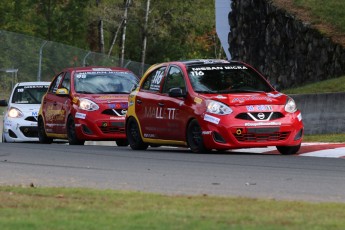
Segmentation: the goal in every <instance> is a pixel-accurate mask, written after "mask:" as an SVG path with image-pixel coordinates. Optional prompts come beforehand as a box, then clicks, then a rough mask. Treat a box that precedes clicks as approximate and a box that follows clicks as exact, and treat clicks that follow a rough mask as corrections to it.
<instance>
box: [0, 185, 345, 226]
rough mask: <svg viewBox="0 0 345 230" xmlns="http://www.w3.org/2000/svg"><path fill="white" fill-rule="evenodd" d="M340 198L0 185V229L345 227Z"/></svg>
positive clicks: (344, 207)
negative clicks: (290, 199) (322, 199)
mask: <svg viewBox="0 0 345 230" xmlns="http://www.w3.org/2000/svg"><path fill="white" fill-rule="evenodd" d="M344 209H345V204H336V203H306V202H288V201H276V200H258V199H246V198H236V199H235V198H220V197H209V196H166V195H155V194H144V193H137V192H119V191H110V190H91V189H67V188H31V187H28V188H22V187H0V226H1V229H15V230H17V229H21V230H26V229H36V230H37V229H83V230H84V229H164V230H166V229H198V230H202V229H207V230H209V229H262V230H268V229H275V230H276V229H345V212H343V210H344Z"/></svg>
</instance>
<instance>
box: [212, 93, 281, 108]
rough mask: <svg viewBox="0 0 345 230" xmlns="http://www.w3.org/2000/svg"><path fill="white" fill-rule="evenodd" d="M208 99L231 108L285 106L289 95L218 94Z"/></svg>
mask: <svg viewBox="0 0 345 230" xmlns="http://www.w3.org/2000/svg"><path fill="white" fill-rule="evenodd" d="M206 98H207V99H211V100H217V101H220V102H223V103H225V104H227V105H230V106H233V105H235V106H238V105H253V104H256V105H257V104H259V105H264V104H266V105H267V104H270V105H285V103H286V99H287V95H285V94H282V93H279V92H271V93H264V92H263V93H236V94H218V95H212V96H207V97H206Z"/></svg>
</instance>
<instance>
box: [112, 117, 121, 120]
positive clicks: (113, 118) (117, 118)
mask: <svg viewBox="0 0 345 230" xmlns="http://www.w3.org/2000/svg"><path fill="white" fill-rule="evenodd" d="M109 119H110V120H124V119H125V118H124V117H110V118H109Z"/></svg>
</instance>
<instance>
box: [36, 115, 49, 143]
mask: <svg viewBox="0 0 345 230" xmlns="http://www.w3.org/2000/svg"><path fill="white" fill-rule="evenodd" d="M37 128H38V140H39V142H40V143H42V144H51V143H52V142H53V138H50V137H48V136H47V134H46V130H45V129H44V122H43V119H42V117H39V118H38V122H37Z"/></svg>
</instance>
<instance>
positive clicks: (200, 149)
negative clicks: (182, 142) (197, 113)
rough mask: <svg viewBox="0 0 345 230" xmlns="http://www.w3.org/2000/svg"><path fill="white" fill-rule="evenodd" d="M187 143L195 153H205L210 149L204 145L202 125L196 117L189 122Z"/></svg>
mask: <svg viewBox="0 0 345 230" xmlns="http://www.w3.org/2000/svg"><path fill="white" fill-rule="evenodd" d="M187 144H188V147H189V148H190V150H191V151H192V152H193V153H205V152H208V151H209V150H208V149H207V148H206V147H205V145H204V140H203V138H202V130H201V127H200V125H199V123H198V121H197V120H195V119H194V120H192V121H191V122H190V123H189V124H188V128H187Z"/></svg>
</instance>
